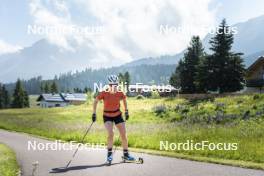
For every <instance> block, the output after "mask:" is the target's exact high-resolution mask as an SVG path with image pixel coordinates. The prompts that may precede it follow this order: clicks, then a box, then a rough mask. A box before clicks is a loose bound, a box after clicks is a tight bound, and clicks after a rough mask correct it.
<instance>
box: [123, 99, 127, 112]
mask: <svg viewBox="0 0 264 176" xmlns="http://www.w3.org/2000/svg"><path fill="white" fill-rule="evenodd" d="M123 104H124V108H125V111H127V100H126V98H124V99H123Z"/></svg>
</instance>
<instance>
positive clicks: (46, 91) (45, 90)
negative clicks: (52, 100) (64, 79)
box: [44, 82, 50, 93]
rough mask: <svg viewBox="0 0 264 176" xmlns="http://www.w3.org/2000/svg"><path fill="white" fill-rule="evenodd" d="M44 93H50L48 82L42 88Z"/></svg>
mask: <svg viewBox="0 0 264 176" xmlns="http://www.w3.org/2000/svg"><path fill="white" fill-rule="evenodd" d="M44 92H45V93H50V85H49V83H48V82H46V83H45V86H44Z"/></svg>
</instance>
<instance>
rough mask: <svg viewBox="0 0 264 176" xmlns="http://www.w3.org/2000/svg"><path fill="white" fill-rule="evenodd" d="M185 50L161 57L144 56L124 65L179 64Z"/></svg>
mask: <svg viewBox="0 0 264 176" xmlns="http://www.w3.org/2000/svg"><path fill="white" fill-rule="evenodd" d="M183 54H184V52H181V53H179V54H176V55H172V56H170V55H165V56H160V57H156V58H153V57H149V58H142V59H138V60H135V61H132V62H129V63H127V64H124V66H138V65H156V64H165V65H171V64H177V63H178V61H179V59H181V58H182V57H183Z"/></svg>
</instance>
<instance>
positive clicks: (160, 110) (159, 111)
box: [153, 105, 167, 115]
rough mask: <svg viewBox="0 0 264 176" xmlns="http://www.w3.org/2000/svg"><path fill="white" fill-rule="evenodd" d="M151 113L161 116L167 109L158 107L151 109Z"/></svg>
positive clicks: (161, 106)
mask: <svg viewBox="0 0 264 176" xmlns="http://www.w3.org/2000/svg"><path fill="white" fill-rule="evenodd" d="M153 111H154V113H155V114H156V115H161V114H164V113H166V111H167V107H166V106H165V105H158V106H154V107H153Z"/></svg>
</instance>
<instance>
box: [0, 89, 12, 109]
mask: <svg viewBox="0 0 264 176" xmlns="http://www.w3.org/2000/svg"><path fill="white" fill-rule="evenodd" d="M2 94H3V102H4V108H8V107H9V106H10V96H9V93H8V91H7V90H6V87H5V85H3V86H2Z"/></svg>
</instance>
